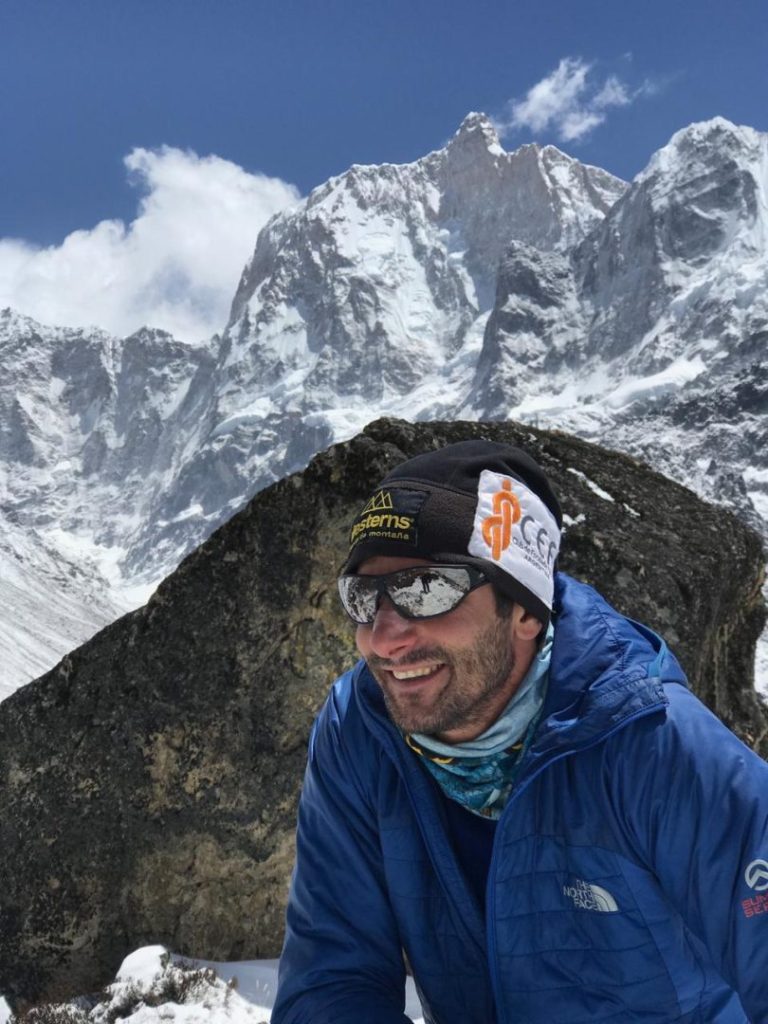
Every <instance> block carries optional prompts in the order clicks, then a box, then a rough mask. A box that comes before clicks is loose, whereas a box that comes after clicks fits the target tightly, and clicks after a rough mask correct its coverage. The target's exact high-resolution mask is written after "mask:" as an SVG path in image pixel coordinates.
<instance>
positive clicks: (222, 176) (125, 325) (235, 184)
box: [0, 147, 299, 341]
mask: <svg viewBox="0 0 768 1024" xmlns="http://www.w3.org/2000/svg"><path fill="white" fill-rule="evenodd" d="M125 166H126V168H127V170H128V172H129V176H130V180H131V181H132V182H133V183H134V184H135V185H137V186H138V187H139V188H140V189H141V190H142V192H143V193H144V195H143V197H142V198H141V200H140V202H139V208H138V213H137V216H136V219H135V220H133V221H132V222H131V223H130V224H129V225H127V226H126V225H125V224H124V223H123V222H122V221H120V220H107V221H102V222H101V223H100V224H97V225H96V227H94V228H91V229H89V230H82V231H73V232H72V234H70V235H68V236H67V237H66V238H65V239H64V241H63V242H62V243H61V245H58V246H51V247H49V248H37V247H35V246H32V245H30V244H28V243H26V242H24V241H23V240H19V239H8V238H6V239H0V307H4V306H12V307H13V308H14V309H17V310H19V311H20V312H22V313H26V314H27V315H29V316H33V317H35V318H36V319H37V320H41V321H42V322H44V323H48V324H56V325H60V326H71V327H80V326H90V325H93V324H96V325H98V326H99V327H103V328H105V329H106V330H108V331H111V332H113V333H115V334H118V335H127V334H130V333H131V332H133V331H135V330H137V329H138V328H139V327H141V326H143V325H145V324H148V325H150V326H153V327H162V328H163V329H165V330H167V331H170V332H171V333H172V334H174V335H175V336H176V337H177V338H180V339H182V340H185V341H196V340H200V339H203V338H206V337H208V336H210V335H211V334H213V333H214V332H215V331H220V330H221V329H222V328H223V327H224V325H225V323H226V319H227V315H228V312H229V305H230V303H231V301H232V297H233V295H234V292H235V288H236V287H237V282H238V280H239V277H240V273H241V271H242V269H243V266H244V264H245V262H246V261H247V259H248V258H249V257H250V255H251V253H252V251H253V246H254V243H255V241H256V235H257V234H258V232H259V229H260V228H261V227H262V226H263V224H264V223H266V221H267V220H268V218H269V217H270V216H272V214H273V213H275V212H276V211H277V210H280V209H282V208H283V207H285V206H288V205H290V204H292V203H295V202H296V201H297V199H298V198H299V194H298V192H297V190H296V189H295V188H294V186H293V185H288V184H286V183H285V182H283V181H280V180H279V179H277V178H267V177H265V176H263V175H259V174H250V173H248V172H247V171H245V170H243V168H242V167H239V166H238V165H237V164H234V163H231V162H230V161H228V160H223V159H221V158H220V157H217V156H207V157H199V156H197V154H196V153H193V152H191V151H186V152H183V151H181V150H179V149H172V148H170V147H163V148H162V149H158V150H147V149H134V150H133V151H132V152H131V153H129V155H128V156H127V157H126V158H125Z"/></svg>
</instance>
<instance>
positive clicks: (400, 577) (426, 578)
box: [387, 566, 471, 618]
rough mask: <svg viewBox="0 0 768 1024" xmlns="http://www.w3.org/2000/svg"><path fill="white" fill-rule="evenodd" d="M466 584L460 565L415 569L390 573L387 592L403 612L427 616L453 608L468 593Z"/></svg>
mask: <svg viewBox="0 0 768 1024" xmlns="http://www.w3.org/2000/svg"><path fill="white" fill-rule="evenodd" d="M470 586H471V582H470V578H469V573H468V572H467V570H466V569H463V568H461V567H460V566H457V567H456V568H441V569H419V570H418V572H407V573H396V574H393V576H392V577H391V579H390V580H388V581H387V593H388V594H389V596H390V598H391V599H392V603H393V604H394V605H395V607H396V608H397V609H398V611H400V612H402V613H403V614H404V615H410V616H412V617H413V618H427V617H428V616H430V615H442V614H444V613H445V612H448V611H450V610H451V609H452V608H455V607H456V605H457V604H458V603H459V601H461V599H462V598H463V597H466V595H467V594H468V593H469V590H470Z"/></svg>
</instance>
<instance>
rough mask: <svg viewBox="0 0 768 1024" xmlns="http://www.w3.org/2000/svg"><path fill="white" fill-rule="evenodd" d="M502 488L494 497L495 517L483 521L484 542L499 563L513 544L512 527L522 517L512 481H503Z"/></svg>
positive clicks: (488, 517) (491, 516)
mask: <svg viewBox="0 0 768 1024" xmlns="http://www.w3.org/2000/svg"><path fill="white" fill-rule="evenodd" d="M501 487H502V489H501V490H500V491H497V492H496V493H495V494H494V496H493V515H490V516H487V517H486V518H485V519H484V520H483V540H484V541H485V543H486V544H487V545H488V547H489V548H490V549H491V557H492V558H493V559H494V560H495V561H497V562H498V561H499V559H500V558H501V553H502V551H506V549H507V548H508V547H509V545H510V544H511V543H512V526H513V525H514V524H515V523H516V522H518V520H519V519H520V516H521V515H522V509H521V508H520V502H519V501H518V499H517V495H516V494H515V493H514V491H513V490H512V482H511V480H502V483H501Z"/></svg>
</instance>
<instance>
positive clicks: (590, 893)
mask: <svg viewBox="0 0 768 1024" xmlns="http://www.w3.org/2000/svg"><path fill="white" fill-rule="evenodd" d="M563 895H564V896H567V897H568V898H569V899H570V900H572V901H573V904H574V906H576V907H578V908H579V910H600V911H602V912H603V913H606V914H615V913H616V912H617V911H618V909H619V907H618V905H617V903H616V900H615V899H614V898H613V896H611V894H610V893H609V892H608V890H607V889H603V887H602V886H601V885H593V884H592V883H591V882H585V881H584V880H583V879H581V878H577V879H575V881H574V883H573V885H564V886H563Z"/></svg>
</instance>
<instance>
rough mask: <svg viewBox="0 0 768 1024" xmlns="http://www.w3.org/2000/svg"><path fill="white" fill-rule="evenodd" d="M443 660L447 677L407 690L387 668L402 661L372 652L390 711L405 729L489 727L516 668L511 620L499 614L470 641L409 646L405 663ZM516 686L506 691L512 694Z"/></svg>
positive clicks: (434, 731) (376, 675)
mask: <svg viewBox="0 0 768 1024" xmlns="http://www.w3.org/2000/svg"><path fill="white" fill-rule="evenodd" d="M416 662H418V663H420V664H428V663H435V664H436V663H438V662H439V663H441V664H442V665H443V666H444V670H447V672H448V678H447V680H446V681H442V682H440V683H439V684H438V683H437V682H436V683H435V685H434V686H433V685H430V684H427V685H426V686H425V687H424V689H423V690H422V689H420V688H417V689H416V690H415V691H414V692H412V693H410V692H408V690H407V688H400V687H398V686H396V685H394V684H392V682H391V681H390V680H389V678H388V677H387V675H386V673H385V672H384V671H383V670H384V669H385V668H386V669H389V670H392V669H397V667H398V662H396V661H390V660H387V659H386V658H380V657H379V656H378V655H376V654H371V655H370V656H369V657H368V658H367V663H368V667H369V668H370V670H371V672H372V673H373V676H374V678H375V679H376V681H377V682H378V684H379V686H380V687H381V690H382V693H383V695H384V703H385V704H386V707H387V711H388V712H389V716H390V718H391V719H392V721H393V722H394V723H395V725H396V726H397V727H398V728H399V729H400V730H401V731H402V732H404V733H414V732H416V733H423V734H425V735H439V734H440V733H444V732H448V731H449V730H452V729H457V728H459V727H461V728H467V727H470V726H475V725H476V726H478V727H479V732H482V731H484V730H485V729H487V728H488V726H489V725H490V724H491V722H492V721H494V717H493V716H492V717H491V718H490V720H489V718H488V716H489V713H490V711H491V709H495V708H498V713H500V712H501V710H502V707H503V704H502V705H501V707H499V702H500V699H501V697H502V696H503V695H504V693H505V690H506V689H507V687H508V683H509V680H510V677H511V675H512V672H513V670H514V668H515V655H514V651H513V649H512V643H511V641H510V636H509V627H508V620H507V619H505V618H502V617H501V616H498V615H497V616H495V617H494V620H493V621H492V622H491V623H490V624H489V625H488V627H487V628H486V629H484V630H483V631H482V632H481V633H479V634H478V635H477V637H476V639H475V641H474V643H472V644H471V645H468V646H465V647H462V648H458V649H451V648H450V647H437V646H436V647H421V648H419V649H418V650H413V651H409V653H408V656H407V659H403V661H402V662H401V663H400V664H414V663H416ZM511 697H512V691H510V692H509V693H508V694H507V699H508V700H509V699H511Z"/></svg>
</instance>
